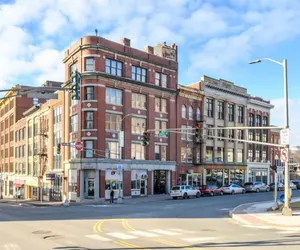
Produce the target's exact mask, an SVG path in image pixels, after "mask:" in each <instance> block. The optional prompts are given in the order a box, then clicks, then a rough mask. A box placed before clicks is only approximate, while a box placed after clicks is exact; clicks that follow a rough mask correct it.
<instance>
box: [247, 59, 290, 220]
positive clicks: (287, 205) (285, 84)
mask: <svg viewBox="0 0 300 250" xmlns="http://www.w3.org/2000/svg"><path fill="white" fill-rule="evenodd" d="M262 61H270V62H273V63H276V64H279V65H281V66H282V67H283V77H284V82H283V87H284V104H285V116H284V120H285V124H284V127H285V129H289V104H288V77H287V60H286V59H284V60H283V62H278V61H275V60H273V59H271V58H261V59H258V60H255V61H252V62H249V64H255V63H260V62H262ZM287 139H288V141H287V142H288V144H287V145H285V148H286V149H287V151H288V152H289V147H290V138H289V137H288V138H287ZM289 179H290V176H289V153H288V154H287V160H286V163H285V177H284V182H285V183H284V207H283V209H282V214H283V215H285V216H292V214H293V213H292V209H291V207H290V201H289V188H290V187H289V185H290V180H289Z"/></svg>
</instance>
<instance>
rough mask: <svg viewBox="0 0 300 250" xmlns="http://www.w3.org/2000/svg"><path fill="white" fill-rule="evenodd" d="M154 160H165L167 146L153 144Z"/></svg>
mask: <svg viewBox="0 0 300 250" xmlns="http://www.w3.org/2000/svg"><path fill="white" fill-rule="evenodd" d="M155 160H159V161H166V160H167V146H165V145H155Z"/></svg>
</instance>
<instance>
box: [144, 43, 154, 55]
mask: <svg viewBox="0 0 300 250" xmlns="http://www.w3.org/2000/svg"><path fill="white" fill-rule="evenodd" d="M144 51H145V52H147V53H149V54H152V55H153V54H154V48H153V47H152V46H149V45H147V46H146V47H145V48H144Z"/></svg>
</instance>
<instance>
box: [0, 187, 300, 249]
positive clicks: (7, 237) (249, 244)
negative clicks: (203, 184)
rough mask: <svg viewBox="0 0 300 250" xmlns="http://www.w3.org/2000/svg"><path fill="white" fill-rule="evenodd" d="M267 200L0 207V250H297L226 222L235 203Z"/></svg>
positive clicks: (276, 237)
mask: <svg viewBox="0 0 300 250" xmlns="http://www.w3.org/2000/svg"><path fill="white" fill-rule="evenodd" d="M299 196H300V190H299V191H293V197H299ZM272 198H273V194H272V193H271V192H269V193H251V194H245V195H234V196H231V195H225V196H214V197H201V198H199V199H189V200H169V199H168V200H164V201H159V202H147V203H140V204H138V203H137V204H135V203H134V202H132V203H128V204H120V205H119V204H111V205H109V204H108V205H83V206H70V207H32V206H18V204H16V205H13V204H1V203H0V221H1V222H0V223H1V226H0V249H1V250H2V249H3V250H4V249H5V250H8V249H9V250H10V249H14V250H35V249H43V250H44V249H45V250H46V249H49V250H50V249H64V250H67V249H69V250H70V249H77V250H80V249H82V250H83V249H85V250H89V249H228V250H231V249H263V250H265V249H289V250H293V249H299V245H300V236H299V234H296V233H292V232H288V231H282V230H281V231H280V230H274V229H261V228H251V227H246V226H243V225H240V224H236V223H235V222H233V221H232V220H231V219H230V218H229V217H228V211H229V210H231V209H232V208H234V207H236V206H238V205H240V204H243V203H251V202H260V201H269V200H272Z"/></svg>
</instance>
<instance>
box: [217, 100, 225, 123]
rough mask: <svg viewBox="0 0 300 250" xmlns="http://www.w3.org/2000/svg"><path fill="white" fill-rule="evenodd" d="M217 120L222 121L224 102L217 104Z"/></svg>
mask: <svg viewBox="0 0 300 250" xmlns="http://www.w3.org/2000/svg"><path fill="white" fill-rule="evenodd" d="M218 119H221V120H224V102H218Z"/></svg>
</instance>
